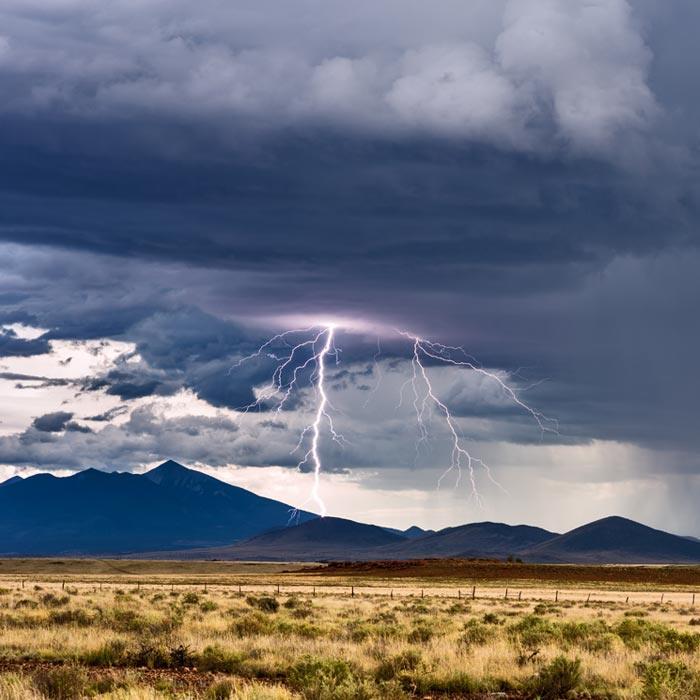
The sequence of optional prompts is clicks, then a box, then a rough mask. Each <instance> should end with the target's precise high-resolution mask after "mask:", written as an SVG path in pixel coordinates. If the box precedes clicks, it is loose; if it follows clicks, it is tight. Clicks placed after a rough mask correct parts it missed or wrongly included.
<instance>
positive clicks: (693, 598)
mask: <svg viewBox="0 0 700 700" xmlns="http://www.w3.org/2000/svg"><path fill="white" fill-rule="evenodd" d="M693 605H695V593H693Z"/></svg>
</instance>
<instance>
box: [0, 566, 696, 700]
mask: <svg viewBox="0 0 700 700" xmlns="http://www.w3.org/2000/svg"><path fill="white" fill-rule="evenodd" d="M411 567H412V568H411ZM519 567H520V565H506V564H496V563H495V562H490V563H485V562H481V563H479V562H461V563H460V562H452V563H444V564H441V565H440V566H437V565H436V564H435V563H434V562H433V563H431V562H427V563H426V562H423V563H418V564H413V565H410V566H407V565H400V566H399V565H393V564H386V563H384V564H379V565H371V566H367V565H357V566H355V567H327V568H321V567H309V566H308V565H299V564H241V563H227V562H184V563H180V562H144V561H123V560H115V561H104V560H59V559H54V560H50V559H46V560H3V561H1V562H0V700H20V699H22V700H24V699H27V700H39V699H41V698H52V699H57V700H70V699H72V698H87V697H95V698H112V699H118V698H121V699H128V698H134V699H136V698H154V699H155V698H203V699H204V698H209V699H212V700H214V699H224V698H239V699H241V700H243V699H248V700H275V699H276V700H282V699H284V700H291V699H293V698H294V699H298V700H354V699H358V700H362V699H365V700H373V699H374V700H380V699H383V698H386V699H388V700H392V699H393V700H400V699H406V700H408V699H409V698H501V699H502V700H506V699H507V698H514V699H515V698H520V699H529V698H533V699H534V698H541V699H542V700H555V699H556V698H580V699H583V698H588V699H592V698H608V699H613V698H620V699H621V700H622V699H630V700H632V699H635V700H637V699H638V700H682V699H685V698H689V699H692V698H700V597H698V603H699V606H698V608H697V609H696V607H695V604H694V598H695V595H696V594H697V595H698V596H700V576H699V575H698V570H697V569H694V568H689V567H597V571H598V575H597V578H596V577H595V575H594V574H595V569H596V567H528V566H527V565H523V567H522V568H519ZM489 577H490V578H489Z"/></svg>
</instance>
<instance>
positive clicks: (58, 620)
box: [49, 608, 94, 627]
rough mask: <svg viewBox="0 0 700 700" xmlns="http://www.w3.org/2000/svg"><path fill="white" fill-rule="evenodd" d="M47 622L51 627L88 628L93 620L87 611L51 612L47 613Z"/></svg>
mask: <svg viewBox="0 0 700 700" xmlns="http://www.w3.org/2000/svg"><path fill="white" fill-rule="evenodd" d="M49 622H50V623H51V624H52V625H75V626H76V627H89V626H90V625H92V624H93V622H94V619H93V617H92V615H90V614H89V613H88V612H87V610H82V609H80V608H78V609H77V610H71V609H68V610H52V611H51V612H50V613H49Z"/></svg>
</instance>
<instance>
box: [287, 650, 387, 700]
mask: <svg viewBox="0 0 700 700" xmlns="http://www.w3.org/2000/svg"><path fill="white" fill-rule="evenodd" d="M287 678H288V681H289V684H290V685H291V686H292V687H293V688H295V689H296V690H299V691H300V692H301V693H302V695H303V696H304V700H370V699H371V698H374V697H376V689H375V688H374V687H373V686H372V685H370V684H368V683H365V682H363V681H362V680H360V679H358V678H357V677H356V676H355V674H354V673H353V670H352V668H351V667H350V665H349V664H348V663H347V662H346V661H342V660H341V659H318V658H315V657H311V656H305V657H303V658H302V659H300V660H299V661H297V663H296V664H294V666H292V668H291V669H290V671H289V674H288V677H287Z"/></svg>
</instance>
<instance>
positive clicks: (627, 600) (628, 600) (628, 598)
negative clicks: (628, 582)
mask: <svg viewBox="0 0 700 700" xmlns="http://www.w3.org/2000/svg"><path fill="white" fill-rule="evenodd" d="M629 602H630V597H629V596H627V597H626V598H625V605H626V604H627V603H629Z"/></svg>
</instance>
